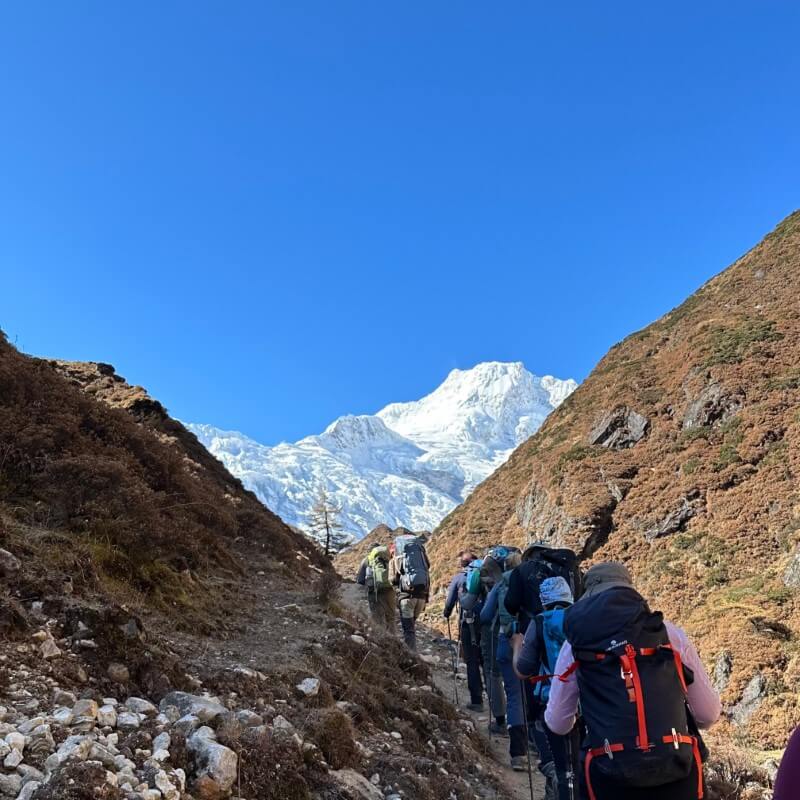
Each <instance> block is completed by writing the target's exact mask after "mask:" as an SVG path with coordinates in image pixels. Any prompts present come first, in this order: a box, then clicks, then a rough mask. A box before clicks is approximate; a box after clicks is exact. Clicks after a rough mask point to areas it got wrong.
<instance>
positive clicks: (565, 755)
mask: <svg viewBox="0 0 800 800" xmlns="http://www.w3.org/2000/svg"><path fill="white" fill-rule="evenodd" d="M542 724H543V725H544V732H545V735H546V736H547V743H548V744H549V745H550V753H551V755H552V757H553V765H554V766H555V768H556V777H557V778H558V800H577V798H578V790H579V786H580V776H579V775H578V754H579V753H580V735H579V734H578V731H577V728H576V729H573V730H572V732H571V733H568V734H567V735H566V736H559V735H558V734H557V733H553V731H551V730H550V728H548V727H547V723H545V722H544V720H542ZM570 755H571V756H572V764H570ZM570 772H571V773H572V783H573V787H574V791H575V794H574V795H572V794H570V790H569V775H568V773H570Z"/></svg>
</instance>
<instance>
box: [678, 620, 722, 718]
mask: <svg viewBox="0 0 800 800" xmlns="http://www.w3.org/2000/svg"><path fill="white" fill-rule="evenodd" d="M666 626H667V632H668V633H669V641H670V644H671V645H672V646H673V648H674V649H675V650H677V651H678V653H680V657H681V660H682V661H683V663H684V664H686V666H687V667H689V669H690V670H692V672H693V673H694V682H693V683H692V684H691V685H690V686H689V708H690V709H691V710H692V714H693V715H694V718H695V721H696V722H697V724H698V725H699V726H700V727H701V728H710V727H711V726H712V725H713V724H714V723H715V722H716V721H717V720H718V719H719V715H720V713H721V712H722V706H721V704H720V701H719V695H718V694H717V691H716V689H714V687H713V686H712V685H711V679H710V678H709V677H708V673H707V672H706V668H705V666H703V662H702V661H701V660H700V655H699V653H698V652H697V649H696V648H695V646H694V645H693V644H692V643H691V641H689V637H688V636H687V635H686V633H685V632H684V631H683V630H681V628H679V627H678V626H677V625H673V624H672V623H671V622H667V623H666Z"/></svg>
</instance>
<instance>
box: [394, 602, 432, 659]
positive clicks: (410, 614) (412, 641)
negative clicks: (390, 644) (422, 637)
mask: <svg viewBox="0 0 800 800" xmlns="http://www.w3.org/2000/svg"><path fill="white" fill-rule="evenodd" d="M426 605H427V603H426V602H425V598H424V597H403V598H401V599H400V624H401V625H402V626H403V639H404V640H405V643H406V644H407V645H408V646H409V648H411V650H416V649H417V617H418V616H419V615H420V614H421V613H422V612H423V611H424V610H425V606H426Z"/></svg>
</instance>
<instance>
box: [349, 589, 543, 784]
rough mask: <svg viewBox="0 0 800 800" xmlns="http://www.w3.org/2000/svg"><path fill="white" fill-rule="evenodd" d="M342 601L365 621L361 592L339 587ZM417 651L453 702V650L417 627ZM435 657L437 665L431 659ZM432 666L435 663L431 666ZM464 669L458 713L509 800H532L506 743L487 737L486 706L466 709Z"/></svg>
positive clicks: (536, 780)
mask: <svg viewBox="0 0 800 800" xmlns="http://www.w3.org/2000/svg"><path fill="white" fill-rule="evenodd" d="M341 599H342V601H343V602H344V604H345V605H346V606H347V608H348V609H349V610H350V611H351V612H352V613H354V614H356V615H358V616H360V617H362V618H364V619H365V620H366V619H367V618H368V614H367V601H366V597H365V596H364V590H363V589H362V588H361V587H360V586H358V585H357V584H354V583H347V582H344V583H342V593H341ZM397 635H398V636H400V635H401V633H400V625H399V622H398V626H397ZM417 650H418V651H419V654H420V656H424V657H425V660H426V661H428V664H429V666H430V667H431V671H432V674H433V681H434V684H435V685H436V687H437V688H438V689H439V691H441V692H442V694H443V695H444V696H445V697H447V698H449V699H450V701H451V702H454V700H455V696H454V689H453V663H452V655H451V653H452V650H451V649H450V646H449V645H448V642H447V640H446V639H443V638H442V636H441V634H439V633H438V632H437V631H434V630H431V629H430V628H427V627H426V626H424V625H417ZM431 656H433V657H438V661H435V659H434V658H430V660H428V658H429V657H431ZM434 662H435V663H434ZM465 677H466V676H465V673H464V671H463V669H462V670H461V672H460V673H459V678H458V699H459V701H460V703H459V712H460V714H461V715H462V716H463V717H464V718H465V719H471V720H472V722H473V723H474V724H475V727H476V729H477V730H478V732H479V733H480V734H481V736H482V737H483V738H484V739H485V740H486V743H487V749H488V752H490V753H491V757H492V760H493V761H494V764H495V770H494V772H495V775H496V777H497V778H498V779H499V781H500V782H501V783H502V785H503V787H504V788H505V790H506V792H507V793H508V796H509V798H511V800H531V790H530V783H529V778H528V773H527V772H514V771H513V770H512V769H511V767H510V766H509V755H508V739H507V738H506V737H505V736H496V735H490V734H489V719H490V717H489V710H488V705H487V709H486V711H484V712H483V713H476V712H473V711H469V710H468V709H467V708H465V704H466V702H467V701H468V698H469V694H468V692H467V684H466V680H465ZM531 758H532V762H531V763H532V767H533V775H532V777H533V792H534V794H533V796H534V800H542V798H543V797H544V779H543V778H542V776H541V774H540V773H539V771H538V770H537V769H536V760H535V758H534V757H533V756H531Z"/></svg>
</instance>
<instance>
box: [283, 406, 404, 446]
mask: <svg viewBox="0 0 800 800" xmlns="http://www.w3.org/2000/svg"><path fill="white" fill-rule="evenodd" d="M301 441H302V442H307V441H314V442H316V443H317V444H319V445H320V446H321V447H324V448H325V449H326V450H330V451H331V452H336V451H337V450H363V449H365V448H371V447H398V448H406V449H409V450H418V448H417V447H416V446H415V445H414V443H413V442H411V441H409V440H408V439H404V438H403V437H402V436H400V435H399V434H397V433H395V432H394V431H391V430H389V428H388V427H387V426H386V424H385V423H384V421H383V420H382V419H381V418H380V417H372V416H369V415H366V414H363V415H360V416H349V415H348V416H346V417H339V419H337V420H336V421H335V422H332V423H331V424H330V425H329V426H328V427H327V428H326V429H325V432H324V433H322V434H320V435H319V436H309V437H308V438H307V439H303V440H301ZM298 444H300V442H298Z"/></svg>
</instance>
